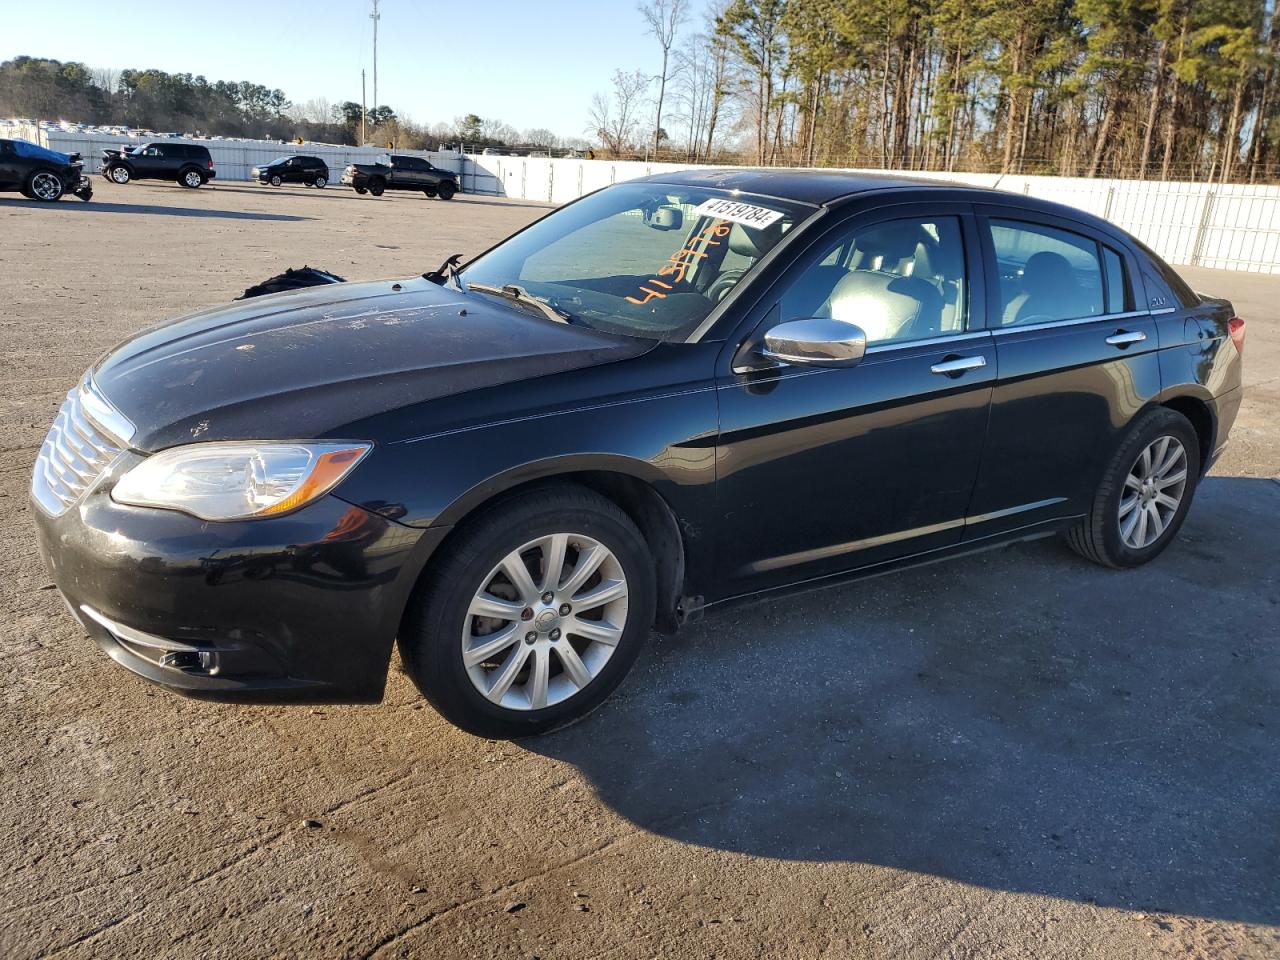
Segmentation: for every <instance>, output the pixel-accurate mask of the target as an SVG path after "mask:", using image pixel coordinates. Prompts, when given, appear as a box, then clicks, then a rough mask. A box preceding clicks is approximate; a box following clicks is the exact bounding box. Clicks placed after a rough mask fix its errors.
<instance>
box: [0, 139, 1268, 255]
mask: <svg viewBox="0 0 1280 960" xmlns="http://www.w3.org/2000/svg"><path fill="white" fill-rule="evenodd" d="M15 135H16V136H19V137H25V138H26V139H29V140H36V141H38V142H39V143H41V144H43V145H44V146H46V147H48V148H49V149H51V150H60V151H62V152H64V153H79V154H80V155H81V156H82V157H83V158H84V161H85V169H86V170H87V171H88V172H90V173H98V172H100V170H101V158H102V150H103V149H112V148H115V149H118V148H119V147H120V145H121V144H125V143H128V144H137V143H145V142H147V141H146V139H145V138H141V137H112V136H106V135H101V134H84V133H65V132H62V131H57V130H36V129H34V128H27V129H25V130H23V129H22V128H19V130H18V131H16V133H15ZM185 142H193V141H185ZM194 142H198V143H201V144H203V145H204V146H206V147H208V148H209V153H210V155H211V156H212V157H213V163H214V167H215V168H216V169H217V171H218V180H219V181H223V180H248V179H249V170H250V169H251V168H253V167H255V166H260V165H262V164H265V163H267V162H269V161H271V160H273V159H275V158H276V157H278V156H280V155H282V154H289V153H306V154H310V155H314V156H317V157H321V158H323V159H324V161H325V162H326V163H327V164H328V165H329V170H330V175H331V176H332V177H333V178H334V179H335V180H336V179H337V178H338V176H339V175H340V171H341V170H342V168H343V167H344V166H346V165H347V164H348V163H352V162H358V163H368V162H371V161H373V160H375V159H377V158H378V157H380V156H383V155H385V154H386V152H387V151H386V150H384V149H381V148H378V147H343V146H332V145H328V144H316V143H308V144H304V145H301V146H299V145H296V144H289V143H273V142H271V141H268V140H200V141H194ZM396 152H397V153H406V154H410V155H412V156H418V157H425V158H426V159H428V160H430V161H431V162H432V163H433V164H435V165H436V166H438V167H442V168H443V169H445V170H453V171H455V172H456V173H458V174H459V175H460V177H461V181H462V189H463V191H464V192H467V193H480V194H489V195H491V196H503V197H516V198H520V199H525V200H539V201H542V202H543V203H554V204H559V203H567V202H568V201H570V200H575V199H577V198H578V197H580V196H582V195H583V194H584V193H590V192H591V191H593V190H598V189H600V188H601V187H606V186H608V185H609V184H611V183H618V182H620V181H623V180H632V179H634V178H636V177H644V176H649V175H650V174H655V173H663V172H666V171H671V170H682V169H691V167H690V166H689V165H686V164H677V163H645V162H643V161H638V160H636V161H616V162H615V161H607V160H570V159H563V160H552V159H548V158H538V157H499V156H483V155H479V154H467V155H465V156H459V155H457V154H454V153H428V152H424V151H416V150H404V151H400V150H397V151H396ZM854 172H859V173H883V172H885V171H875V170H866V171H854ZM889 172H898V171H889ZM910 175H911V176H916V177H924V178H931V179H937V180H951V181H954V182H957V183H966V184H972V185H975V186H983V187H994V188H997V189H1000V190H1008V191H1012V192H1014V193H1022V194H1026V195H1028V196H1033V197H1041V198H1043V199H1046V200H1054V201H1057V202H1058V203H1064V204H1066V205H1068V206H1072V207H1076V208H1078V209H1081V210H1087V211H1088V212H1090V213H1094V214H1097V215H1098V216H1100V217H1104V218H1105V219H1107V220H1110V221H1111V222H1112V223H1114V224H1116V225H1117V226H1119V227H1121V228H1123V229H1125V230H1127V231H1129V232H1130V233H1132V234H1133V235H1134V236H1135V237H1137V238H1138V239H1139V240H1141V241H1142V242H1143V243H1145V244H1147V245H1148V246H1149V247H1151V248H1152V249H1153V250H1155V251H1156V252H1157V253H1159V254H1160V255H1161V256H1162V257H1164V258H1165V259H1166V260H1168V261H1169V262H1170V263H1175V264H1189V265H1192V266H1202V267H1217V268H1220V269H1226V270H1246V271H1250V272H1253V273H1272V274H1280V187H1256V186H1249V185H1246V184H1227V185H1215V184H1203V183H1163V182H1159V181H1138V180H1090V179H1085V178H1072V177H1029V176H1000V175H998V174H980V173H911V174H910Z"/></svg>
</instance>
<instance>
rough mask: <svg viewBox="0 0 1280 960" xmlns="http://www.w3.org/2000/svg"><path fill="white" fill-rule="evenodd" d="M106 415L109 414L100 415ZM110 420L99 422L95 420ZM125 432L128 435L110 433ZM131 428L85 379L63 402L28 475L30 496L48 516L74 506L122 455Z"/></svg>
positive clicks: (87, 378)
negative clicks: (104, 412) (33, 467)
mask: <svg viewBox="0 0 1280 960" xmlns="http://www.w3.org/2000/svg"><path fill="white" fill-rule="evenodd" d="M104 410H106V411H111V414H112V415H110V416H108V415H105V414H102V411H104ZM100 416H101V417H102V419H105V420H110V421H111V423H110V424H109V425H108V424H104V423H102V421H101V420H100V419H99V417H100ZM117 428H118V429H121V430H124V431H125V432H126V433H127V436H122V435H120V434H117V433H115V430H116V429H117ZM133 432H134V427H133V424H131V423H130V422H129V421H128V420H127V419H125V418H124V417H123V416H122V415H120V414H119V413H118V412H116V411H115V408H114V407H112V406H111V405H110V403H109V401H108V400H107V399H106V397H104V396H102V394H101V393H100V392H99V391H98V389H97V387H96V386H95V385H94V383H93V380H92V378H90V377H87V376H86V377H85V378H84V380H83V381H82V382H81V383H80V384H78V385H77V386H76V387H75V388H74V389H72V390H71V392H70V393H68V394H67V399H66V400H64V401H63V402H62V407H61V408H60V409H59V410H58V416H57V418H56V419H55V420H54V421H53V426H52V427H50V428H49V434H48V436H46V437H45V438H44V445H43V446H42V447H41V448H40V455H39V456H38V457H36V465H35V469H34V470H33V471H32V473H31V496H32V499H34V500H35V502H36V503H37V504H39V506H40V508H41V509H42V510H44V511H45V512H46V513H48V514H49V515H50V516H54V517H57V516H61V515H62V514H63V513H65V512H66V511H67V510H68V509H69V508H70V507H71V506H73V505H74V504H75V503H76V502H77V501H78V500H79V499H80V498H81V497H82V496H84V493H85V491H86V490H88V489H89V488H90V487H91V486H93V484H94V483H96V482H97V480H98V478H99V477H101V476H102V474H103V472H104V471H105V470H106V469H107V467H109V466H110V465H111V463H112V462H113V461H114V460H115V459H116V457H118V456H120V454H121V453H123V452H124V449H125V446H126V444H127V443H128V438H129V437H131V436H132V435H133Z"/></svg>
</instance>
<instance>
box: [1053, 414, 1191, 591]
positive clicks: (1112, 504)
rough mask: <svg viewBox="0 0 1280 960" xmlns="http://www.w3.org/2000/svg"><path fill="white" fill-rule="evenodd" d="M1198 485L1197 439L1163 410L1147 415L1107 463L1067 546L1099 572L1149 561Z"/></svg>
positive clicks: (1179, 418)
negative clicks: (1173, 503) (1098, 566)
mask: <svg viewBox="0 0 1280 960" xmlns="http://www.w3.org/2000/svg"><path fill="white" fill-rule="evenodd" d="M1178 448H1180V451H1179V449H1178ZM1144 457H1147V458H1148V459H1147V460H1146V461H1145V466H1144V459H1143V458H1144ZM1144 476H1147V477H1149V481H1144V480H1143V477H1144ZM1179 476H1181V480H1179V479H1178V478H1179ZM1199 479H1200V438H1199V436H1198V435H1197V434H1196V431H1195V428H1194V427H1193V426H1192V425H1191V422H1190V421H1189V420H1188V419H1187V418H1186V417H1184V416H1183V415H1182V414H1180V413H1178V412H1177V411H1175V410H1170V409H1169V408H1168V407H1156V408H1155V409H1153V410H1149V411H1148V412H1147V413H1145V414H1143V415H1142V416H1141V417H1139V418H1138V420H1137V421H1136V422H1135V423H1134V424H1133V426H1132V427H1131V428H1130V430H1129V433H1128V434H1127V435H1126V436H1125V438H1124V441H1123V442H1122V443H1121V444H1120V447H1119V449H1118V450H1116V452H1115V455H1114V456H1113V457H1112V458H1111V462H1110V463H1109V464H1108V465H1107V470H1106V473H1105V474H1104V475H1103V478H1102V483H1101V484H1100V485H1099V486H1098V491H1097V493H1096V494H1095V495H1094V498H1093V506H1092V508H1091V509H1090V511H1089V514H1088V516H1086V517H1085V518H1084V519H1083V520H1081V521H1080V523H1079V524H1078V525H1077V526H1076V527H1075V528H1074V529H1072V530H1069V531H1067V533H1066V539H1067V543H1068V544H1070V546H1071V549H1073V550H1074V551H1075V552H1076V553H1078V554H1080V556H1082V557H1084V558H1085V559H1086V560H1092V561H1093V562H1094V563H1099V564H1102V565H1103V566H1105V567H1114V568H1125V567H1137V566H1140V565H1142V564H1144V563H1147V562H1148V561H1150V560H1154V559H1155V558H1156V557H1158V556H1159V555H1160V554H1161V553H1162V552H1164V550H1165V549H1166V548H1167V547H1168V546H1169V544H1171V543H1172V542H1173V540H1174V538H1175V537H1176V536H1177V535H1178V530H1179V528H1180V527H1181V526H1182V522H1183V520H1185V519H1186V516H1187V511H1188V510H1189V509H1190V507H1191V501H1192V499H1193V498H1194V496H1195V491H1196V485H1197V483H1198V481H1199ZM1162 497H1163V498H1164V499H1161V498H1162ZM1169 501H1176V506H1170V505H1169ZM1122 511H1124V513H1123V514H1122ZM1153 511H1154V515H1153Z"/></svg>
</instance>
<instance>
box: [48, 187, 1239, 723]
mask: <svg viewBox="0 0 1280 960" xmlns="http://www.w3.org/2000/svg"><path fill="white" fill-rule="evenodd" d="M455 263H456V258H450V260H449V261H448V262H447V263H446V264H445V266H443V267H442V268H441V269H440V270H438V271H435V272H433V273H430V274H427V275H425V276H424V277H422V278H417V279H413V280H402V281H396V282H391V281H385V282H376V283H351V284H341V283H340V284H325V285H323V286H318V287H313V288H310V289H306V290H302V291H299V292H291V293H285V294H278V295H273V296H267V297H262V298H258V299H255V300H248V301H242V302H237V303H235V304H232V305H228V306H221V307H216V308H213V309H210V310H208V311H206V312H204V313H200V314H196V315H194V316H188V317H186V318H184V319H182V320H179V321H176V322H174V323H172V324H170V325H168V326H159V327H151V328H148V329H146V330H144V331H142V332H141V333H139V334H137V335H136V336H134V337H133V338H132V339H130V340H127V341H126V342H125V343H123V344H122V345H120V346H119V347H117V348H116V349H115V350H114V351H112V352H110V353H108V354H107V355H106V356H104V357H103V358H102V359H101V360H99V361H98V362H96V363H95V364H94V365H93V367H91V368H90V369H89V370H88V371H87V373H86V374H85V376H84V379H83V380H82V381H81V382H80V383H79V384H78V385H76V386H75V387H73V388H72V390H71V392H70V394H69V395H68V397H67V400H66V402H65V403H64V404H63V407H62V410H61V412H60V413H59V414H58V418H57V421H56V422H55V424H54V426H53V428H52V430H51V431H50V433H49V436H48V438H47V439H46V441H45V444H44V446H43V448H42V449H41V452H40V454H39V458H38V460H37V463H36V468H35V473H34V476H33V478H32V486H31V495H32V498H33V501H34V504H35V507H34V513H35V516H36V521H37V524H36V526H37V531H38V537H39V543H40V550H41V552H42V553H43V555H44V556H45V558H46V559H47V561H48V564H49V570H50V572H51V576H52V578H53V580H54V582H55V583H56V584H57V587H58V589H59V590H61V592H62V594H63V596H64V597H65V599H66V600H67V604H68V607H69V609H70V610H71V611H72V612H73V613H74V615H75V616H76V617H77V618H78V619H79V620H80V622H81V624H82V625H83V626H84V628H85V629H86V631H87V632H89V633H90V634H91V635H92V636H93V637H94V638H96V640H97V642H98V643H99V644H100V645H101V646H102V647H103V648H104V649H105V650H106V651H107V652H108V653H110V655H111V656H112V658H114V659H115V660H116V661H117V662H118V663H120V664H121V665H123V666H125V667H127V668H129V669H130V670H133V671H135V672H137V673H139V674H142V675H143V676H144V677H148V678H150V679H152V680H155V681H158V682H160V683H163V684H166V685H168V686H170V687H173V688H176V689H179V690H185V691H188V692H192V693H199V694H205V695H210V696H231V697H236V696H245V695H253V696H264V695H274V694H277V693H281V692H283V693H289V694H294V695H300V696H303V697H305V698H307V699H310V700H317V699H343V698H347V699H363V700H376V699H378V698H379V697H380V696H381V695H382V690H383V685H384V681H385V677H386V674H387V669H388V662H389V659H390V653H391V648H392V644H393V643H394V642H396V641H397V639H398V642H399V646H400V651H401V654H402V657H403V660H404V663H405V665H406V667H407V669H408V671H409V673H410V674H411V675H412V677H413V679H414V680H415V681H416V683H417V684H418V686H419V688H420V689H421V690H422V691H423V693H425V694H426V696H427V697H428V698H429V699H430V700H431V702H432V703H433V704H435V706H436V707H437V708H438V709H439V710H440V712H441V713H442V714H443V715H444V716H445V717H447V718H448V719H449V720H451V721H453V722H454V723H456V724H458V725H459V726H461V727H464V728H465V729H467V730H470V731H474V732H476V733H479V734H482V735H484V736H491V737H506V736H519V735H525V734H532V733H538V732H541V731H546V730H549V729H551V728H554V727H556V726H559V725H562V724H564V723H567V722H569V721H571V720H574V719H575V718H578V717H581V716H583V715H584V714H585V713H587V712H588V711H589V710H591V709H592V708H593V707H595V706H597V705H598V704H600V703H601V701H602V700H603V699H604V698H605V697H606V696H607V695H608V694H609V692H610V691H611V690H613V689H614V687H616V686H617V684H618V683H619V681H620V680H621V679H622V677H623V675H624V674H625V673H626V672H627V670H628V669H629V667H630V666H631V664H632V662H633V661H634V660H635V658H636V655H637V653H638V652H639V650H640V648H641V646H642V645H643V643H644V641H645V639H646V637H647V636H648V634H649V632H650V628H652V627H656V628H657V629H659V630H661V631H673V630H675V629H676V628H677V627H678V626H679V625H680V624H681V623H683V622H685V621H687V620H689V619H690V618H694V617H698V616H700V615H702V614H704V613H706V612H708V611H714V610H717V609H720V608H723V607H725V606H726V605H728V604H730V603H732V602H735V601H739V600H742V599H744V598H751V597H761V596H766V597H771V596H778V595H781V594H782V593H784V592H786V591H788V590H794V589H800V588H810V587H813V586H815V585H825V584H830V583H834V582H837V581H840V580H843V579H849V578H856V577H863V576H868V575H873V574H879V573H883V572H885V571H886V570H888V569H891V568H894V567H904V566H910V565H913V564H918V563H924V562H929V561H933V560H937V559H941V558H943V557H947V556H950V555H960V554H965V553H970V552H972V551H974V550H978V549H982V548H986V547H991V546H995V545H998V544H1002V543H1008V542H1012V541H1018V540H1028V539H1032V538H1035V537H1044V536H1049V535H1052V534H1064V535H1065V536H1066V538H1067V541H1068V542H1069V543H1070V544H1071V546H1072V547H1073V548H1074V549H1075V550H1076V551H1078V552H1079V553H1080V554H1082V555H1083V556H1084V557H1087V558H1088V559H1090V560H1093V561H1096V562H1098V563H1100V564H1103V565H1105V566H1108V567H1133V566H1137V565H1139V564H1143V563H1146V562H1148V561H1150V560H1152V559H1153V558H1155V557H1156V556H1158V555H1159V554H1160V553H1161V552H1162V551H1163V550H1165V549H1166V548H1167V547H1169V546H1171V545H1172V544H1173V543H1174V540H1175V538H1176V536H1177V532H1178V528H1179V527H1180V526H1181V524H1182V522H1183V519H1184V518H1185V517H1186V514H1187V510H1188V508H1189V507H1190V505H1191V502H1192V498H1193V497H1194V495H1195V491H1196V485H1197V484H1198V483H1199V481H1200V479H1201V477H1202V476H1203V475H1204V473H1205V471H1206V470H1207V469H1208V467H1209V466H1210V464H1212V463H1213V461H1214V459H1215V458H1216V457H1217V456H1218V454H1219V452H1220V451H1221V450H1222V448H1223V445H1224V444H1225V443H1226V441H1227V435H1228V432H1229V430H1230V428H1231V425H1232V422H1233V421H1234V419H1235V417H1236V412H1237V410H1238V408H1239V406H1240V401H1241V395H1242V387H1241V383H1242V381H1241V367H1242V361H1241V354H1242V352H1243V348H1244V333H1245V328H1244V322H1243V321H1242V320H1241V319H1239V318H1238V317H1236V316H1235V313H1234V311H1233V309H1232V306H1231V304H1230V303H1229V302H1228V301H1226V300H1222V299H1217V298H1213V297H1205V296H1200V295H1198V294H1196V293H1193V292H1192V291H1191V289H1190V288H1189V287H1188V286H1187V285H1186V284H1185V283H1184V282H1183V281H1182V280H1181V279H1180V278H1179V277H1178V275H1177V274H1176V273H1175V272H1174V271H1173V270H1172V269H1170V268H1169V267H1168V266H1167V265H1166V264H1165V263H1163V262H1162V261H1161V260H1160V259H1159V258H1158V257H1157V256H1155V255H1154V254H1153V253H1151V251H1149V250H1148V249H1146V248H1145V247H1143V246H1142V245H1141V244H1140V243H1138V242H1137V241H1135V240H1134V239H1133V238H1132V237H1130V236H1128V235H1127V234H1125V233H1124V232H1122V231H1121V230H1119V229H1117V228H1116V227H1114V226H1111V225H1110V224H1108V223H1106V222H1104V221H1102V220H1100V219H1098V218H1096V217H1093V216H1091V215H1089V214H1087V213H1083V212H1081V211H1078V210H1073V209H1070V208H1067V207H1063V206H1058V205H1055V204H1051V203H1047V202H1044V201H1041V200H1036V199H1033V198H1030V197H1025V196H1021V195H1014V194H1009V193H999V192H995V191H990V190H980V189H976V188H970V187H961V186H954V185H948V184H943V183H922V182H919V181H913V180H910V179H905V178H896V177H871V176H862V175H854V174H847V173H799V172H782V171H750V170H739V171H706V170H698V171H694V172H689V173H678V172H672V173H665V174H661V175H658V176H655V177H650V178H647V179H642V180H637V181H632V182H629V183H623V184H619V185H616V186H612V187H608V188H606V189H604V190H601V191H598V192H596V193H593V194H590V195H588V196H586V197H584V198H583V199H581V200H578V201H577V202H575V203H571V204H569V205H567V206H564V207H561V208H560V209H558V210H557V211H555V212H553V213H551V214H550V215H548V216H547V217H545V218H543V219H541V220H539V221H537V222H536V223H534V224H533V225H532V226H530V227H527V228H525V229H524V230H522V231H521V232H519V233H517V234H515V235H514V236H512V237H511V238H509V239H507V240H506V241H504V242H502V243H500V244H498V245H497V246H495V247H493V248H492V249H490V250H489V251H487V252H486V253H484V254H482V255H480V256H479V257H478V258H476V259H474V260H472V261H471V262H470V263H468V264H466V265H465V266H464V267H462V268H461V269H458V268H457V267H455V266H454V264H455ZM304 334H305V335H304ZM197 374H199V376H197ZM1006 602H1008V603H1014V604H1016V602H1017V601H1016V599H1011V600H1008V601H1006ZM1017 615H1018V614H1017V612H1016V611H1010V617H1011V618H1016V617H1017ZM842 655H854V654H853V653H852V652H850V651H846V652H845V653H844V654H842ZM743 709H751V707H750V705H744V707H743Z"/></svg>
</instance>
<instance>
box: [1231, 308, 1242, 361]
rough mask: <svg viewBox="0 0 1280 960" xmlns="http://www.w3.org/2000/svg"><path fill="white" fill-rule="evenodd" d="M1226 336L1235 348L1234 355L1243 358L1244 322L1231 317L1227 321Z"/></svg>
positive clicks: (1238, 318)
mask: <svg viewBox="0 0 1280 960" xmlns="http://www.w3.org/2000/svg"><path fill="white" fill-rule="evenodd" d="M1227 335H1228V336H1229V337H1231V342H1232V343H1234V344H1235V346H1236V353H1238V354H1240V355H1241V356H1244V320H1242V319H1241V318H1240V317H1232V318H1231V319H1230V320H1228V321H1227Z"/></svg>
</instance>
